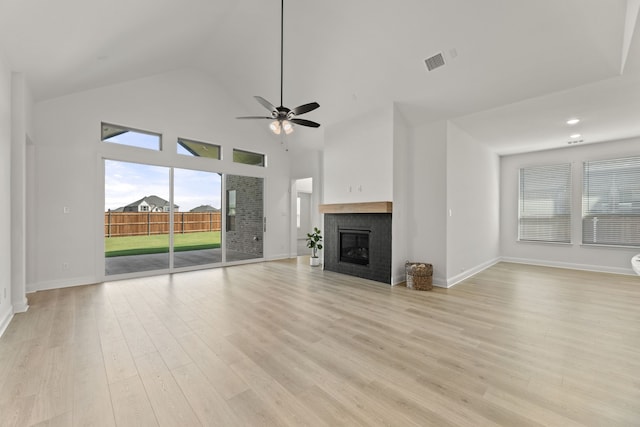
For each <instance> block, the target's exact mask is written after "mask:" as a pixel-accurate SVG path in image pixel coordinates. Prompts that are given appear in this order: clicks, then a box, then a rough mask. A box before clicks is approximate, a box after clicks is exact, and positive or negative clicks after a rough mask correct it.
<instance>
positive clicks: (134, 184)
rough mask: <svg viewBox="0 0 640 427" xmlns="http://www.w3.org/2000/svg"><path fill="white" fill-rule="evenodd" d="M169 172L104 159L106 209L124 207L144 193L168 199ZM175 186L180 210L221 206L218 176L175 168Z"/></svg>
mask: <svg viewBox="0 0 640 427" xmlns="http://www.w3.org/2000/svg"><path fill="white" fill-rule="evenodd" d="M169 171H170V168H168V167H162V166H149V165H142V164H137V163H128V162H119V161H115V160H105V177H104V206H105V211H106V210H108V209H117V208H119V207H122V206H126V205H128V204H129V203H131V202H134V201H136V200H138V199H141V198H143V197H145V196H151V195H155V196H158V197H162V198H163V199H165V200H169ZM174 185H175V188H174V197H175V200H174V203H175V204H177V205H178V206H179V210H180V211H181V212H187V211H189V210H191V209H193V208H195V207H197V206H200V205H211V206H213V207H215V208H218V209H220V206H221V204H220V197H221V194H220V193H221V190H220V189H221V177H220V175H218V174H216V173H210V172H201V171H194V170H188V169H175V171H174Z"/></svg>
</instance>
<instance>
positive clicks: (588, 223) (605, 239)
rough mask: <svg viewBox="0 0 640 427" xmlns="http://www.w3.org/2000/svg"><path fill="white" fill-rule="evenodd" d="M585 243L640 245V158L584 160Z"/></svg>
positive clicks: (583, 231)
mask: <svg viewBox="0 0 640 427" xmlns="http://www.w3.org/2000/svg"><path fill="white" fill-rule="evenodd" d="M582 243H585V244H600V245H616V246H640V157H626V158H622V159H612V160H597V161H591V162H584V171H583V189H582Z"/></svg>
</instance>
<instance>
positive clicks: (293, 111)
mask: <svg viewBox="0 0 640 427" xmlns="http://www.w3.org/2000/svg"><path fill="white" fill-rule="evenodd" d="M283 51H284V0H281V8H280V106H279V107H276V106H275V105H273V104H272V103H270V102H269V101H267V100H266V99H264V98H263V97H261V96H254V98H255V99H256V100H257V101H258V102H259V103H260V104H262V106H264V107H265V108H266V109H267V110H269V111H270V112H271V115H270V116H248V117H236V118H238V119H267V120H272V122H271V124H270V125H269V128H270V129H271V131H272V132H273V133H275V134H276V135H280V134H281V133H282V132H284V133H285V134H287V135H288V134H290V133H291V132H293V124H296V125H300V126H307V127H312V128H317V127H320V123H316V122H312V121H311V120H305V119H299V118H298V117H297V116H299V115H301V114H304V113H308V112H310V111H313V110H315V109H316V108H318V107H320V104H318V103H317V102H310V103H308V104H304V105H300V106H298V107H296V108H287V107H285V106H283V102H282V87H283V68H284V67H283V64H284V60H283V56H284V54H283Z"/></svg>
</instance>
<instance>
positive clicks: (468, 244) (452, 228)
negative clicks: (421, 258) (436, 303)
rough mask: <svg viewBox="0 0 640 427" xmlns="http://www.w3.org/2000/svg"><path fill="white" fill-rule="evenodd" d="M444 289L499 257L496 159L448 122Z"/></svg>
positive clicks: (497, 161)
mask: <svg viewBox="0 0 640 427" xmlns="http://www.w3.org/2000/svg"><path fill="white" fill-rule="evenodd" d="M446 164H447V166H446V167H447V215H446V217H447V227H446V228H447V250H446V252H447V285H448V286H451V285H453V284H455V283H457V282H459V281H460V280H463V279H465V278H466V277H469V276H471V275H473V274H475V273H477V272H478V271H481V270H483V269H484V268H486V267H488V266H490V265H493V264H495V263H496V262H497V261H498V260H499V257H500V238H499V236H500V234H499V233H500V190H499V189H500V160H499V157H498V155H497V154H495V153H493V152H492V151H490V150H489V149H488V148H487V147H486V146H484V145H482V144H480V143H479V142H477V141H476V140H474V139H473V137H471V136H470V135H469V134H467V133H466V132H464V131H463V130H461V129H460V128H458V127H457V126H456V125H454V124H453V123H451V122H449V123H448V126H447V161H446Z"/></svg>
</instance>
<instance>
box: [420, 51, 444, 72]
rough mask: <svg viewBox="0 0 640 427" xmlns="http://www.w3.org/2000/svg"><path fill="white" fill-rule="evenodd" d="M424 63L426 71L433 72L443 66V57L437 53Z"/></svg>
mask: <svg viewBox="0 0 640 427" xmlns="http://www.w3.org/2000/svg"><path fill="white" fill-rule="evenodd" d="M424 63H425V64H427V69H428V70H429V71H433V70H435V69H436V68H438V67H442V66H443V65H444V57H443V56H442V53H438V54H437V55H433V56H432V57H430V58H427V59H425V60H424Z"/></svg>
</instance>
